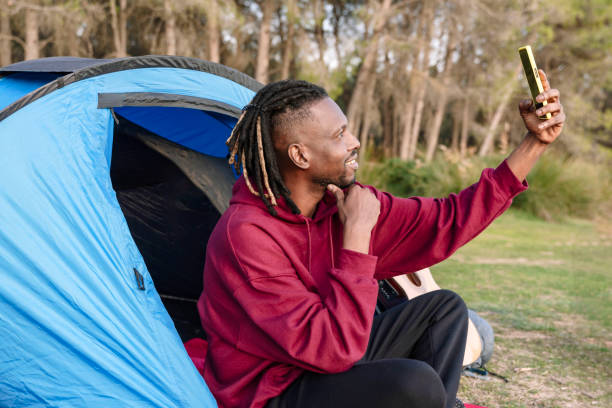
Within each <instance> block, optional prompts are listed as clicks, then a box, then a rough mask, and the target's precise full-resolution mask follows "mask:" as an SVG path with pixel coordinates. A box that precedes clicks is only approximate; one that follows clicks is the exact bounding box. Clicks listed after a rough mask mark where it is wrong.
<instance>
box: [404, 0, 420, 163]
mask: <svg viewBox="0 0 612 408" xmlns="http://www.w3.org/2000/svg"><path fill="white" fill-rule="evenodd" d="M426 8H427V4H426V3H423V5H422V6H421V10H420V12H419V14H418V16H417V17H416V18H415V21H416V23H415V24H418V25H419V26H418V27H417V28H416V30H415V34H414V36H413V37H412V43H416V44H418V47H417V48H416V50H415V51H414V54H413V56H412V69H411V72H410V89H409V91H408V101H407V102H406V106H405V108H404V114H403V122H404V126H403V130H402V132H401V134H402V136H401V138H400V140H399V143H400V149H399V157H400V159H402V160H408V159H409V158H410V149H411V145H412V142H411V139H410V138H411V135H412V123H413V121H414V114H415V106H416V99H417V97H416V95H417V93H418V89H420V86H419V81H418V80H417V77H416V74H415V73H416V72H417V71H419V68H420V63H419V56H421V55H422V54H423V52H424V43H425V41H424V39H423V37H424V34H423V33H424V30H425V29H424V27H425V26H426V23H425V18H424V16H425V10H426ZM404 65H405V64H404V63H402V65H401V66H404Z"/></svg>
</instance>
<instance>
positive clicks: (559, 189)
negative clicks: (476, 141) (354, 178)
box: [360, 152, 612, 220]
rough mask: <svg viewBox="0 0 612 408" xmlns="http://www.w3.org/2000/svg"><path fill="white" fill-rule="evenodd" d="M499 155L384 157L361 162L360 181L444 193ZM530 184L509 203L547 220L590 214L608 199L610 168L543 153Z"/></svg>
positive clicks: (410, 192) (401, 190) (408, 192)
mask: <svg viewBox="0 0 612 408" xmlns="http://www.w3.org/2000/svg"><path fill="white" fill-rule="evenodd" d="M502 159H503V156H490V157H487V158H478V157H472V158H470V159H460V158H458V157H457V156H454V155H452V154H447V155H446V156H445V157H438V158H437V159H436V160H435V161H433V162H431V163H427V164H424V163H421V162H419V161H402V160H399V159H387V160H383V161H381V162H368V163H366V164H365V165H364V170H363V174H361V175H360V181H361V182H363V183H366V184H372V185H375V186H376V187H378V188H381V189H382V190H385V191H388V192H390V193H392V194H394V195H398V196H404V197H406V196H415V195H416V196H428V197H444V196H447V195H448V194H450V193H456V192H459V191H460V190H462V189H464V188H466V187H468V186H469V185H471V184H473V183H474V182H476V181H477V180H478V178H479V176H480V173H481V171H482V169H483V168H485V167H495V166H496V165H497V164H498V163H500V162H501V161H502ZM528 182H529V189H528V190H527V191H525V192H524V193H522V194H520V195H518V196H517V197H516V198H515V199H514V203H513V207H514V208H517V209H521V210H523V211H525V212H527V213H530V214H533V215H535V216H537V217H539V218H543V219H546V220H561V219H564V218H566V217H570V216H572V217H584V218H594V217H597V216H598V215H600V214H605V213H606V211H608V210H610V208H608V207H609V206H610V204H611V203H612V169H611V168H610V165H606V164H605V163H594V162H587V161H585V160H581V159H577V158H571V157H568V156H566V155H562V154H560V153H555V152H548V153H547V154H545V155H544V156H543V157H541V158H540V160H539V161H538V163H537V164H536V165H535V167H534V169H533V170H532V171H531V173H530V174H529V176H528Z"/></svg>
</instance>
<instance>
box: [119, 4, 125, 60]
mask: <svg viewBox="0 0 612 408" xmlns="http://www.w3.org/2000/svg"><path fill="white" fill-rule="evenodd" d="M119 30H120V31H119V32H120V33H121V53H120V55H119V56H120V57H126V56H127V0H119Z"/></svg>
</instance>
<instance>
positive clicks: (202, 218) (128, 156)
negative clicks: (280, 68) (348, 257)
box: [0, 56, 261, 407]
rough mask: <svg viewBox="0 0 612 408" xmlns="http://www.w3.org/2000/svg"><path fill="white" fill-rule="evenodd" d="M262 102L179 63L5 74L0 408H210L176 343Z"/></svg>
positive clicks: (127, 61)
mask: <svg viewBox="0 0 612 408" xmlns="http://www.w3.org/2000/svg"><path fill="white" fill-rule="evenodd" d="M260 87H261V85H260V84H259V83H257V82H256V81H254V80H253V79H252V78H250V77H248V76H246V75H244V74H241V73H239V72H237V71H235V70H232V69H230V68H227V67H225V66H222V65H219V64H214V63H209V62H205V61H200V60H196V59H190V58H182V57H167V56H145V57H133V58H123V59H115V60H93V59H80V58H64V57H61V58H46V59H41V60H35V61H25V62H21V63H17V64H13V65H11V66H8V67H4V68H2V69H0V154H1V157H2V158H1V159H0V406H2V407H26V406H27V407H38V406H45V407H46V406H53V407H98V406H99V407H119V406H121V407H125V406H131V407H196V406H197V407H213V406H216V404H215V401H214V399H213V397H212V395H211V394H210V392H209V390H208V388H207V386H206V384H205V383H204V381H203V380H202V378H201V376H200V375H199V373H198V372H197V370H196V369H195V367H194V366H193V364H192V362H191V360H190V359H189V357H188V356H187V354H186V352H185V350H184V348H183V344H182V341H181V340H183V341H184V340H187V339H189V338H191V337H193V336H197V335H201V334H202V333H201V331H200V329H199V324H198V317H197V311H196V308H195V299H197V297H198V295H199V292H200V290H201V287H202V276H201V275H202V269H203V263H204V251H205V248H206V242H207V239H208V236H209V234H210V232H211V230H212V227H213V226H214V224H215V222H216V220H217V219H218V218H219V216H220V213H221V212H222V211H223V210H224V209H225V208H226V207H227V205H228V198H229V196H230V194H231V185H232V183H233V180H234V174H233V173H232V170H231V169H230V168H229V166H228V165H227V164H226V161H225V157H226V155H227V149H226V146H225V140H226V138H227V137H228V136H229V134H230V131H231V128H232V127H233V125H234V124H235V122H236V120H237V117H238V116H239V114H240V110H241V108H242V107H243V106H244V105H245V104H247V103H248V102H249V101H250V99H251V98H252V96H253V95H254V92H256V91H257V90H258V89H259V88H260Z"/></svg>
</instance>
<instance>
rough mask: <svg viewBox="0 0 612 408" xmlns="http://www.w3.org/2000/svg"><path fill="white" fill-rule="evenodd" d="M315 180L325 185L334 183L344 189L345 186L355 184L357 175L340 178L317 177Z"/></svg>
mask: <svg viewBox="0 0 612 408" xmlns="http://www.w3.org/2000/svg"><path fill="white" fill-rule="evenodd" d="M314 182H315V183H317V184H318V185H320V186H323V187H327V186H328V185H329V184H333V185H334V186H337V187H340V188H341V189H342V190H344V189H345V188H348V187H350V186H352V185H353V184H355V175H353V177H351V178H339V179H336V180H333V179H329V178H320V179H315V180H314Z"/></svg>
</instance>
